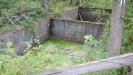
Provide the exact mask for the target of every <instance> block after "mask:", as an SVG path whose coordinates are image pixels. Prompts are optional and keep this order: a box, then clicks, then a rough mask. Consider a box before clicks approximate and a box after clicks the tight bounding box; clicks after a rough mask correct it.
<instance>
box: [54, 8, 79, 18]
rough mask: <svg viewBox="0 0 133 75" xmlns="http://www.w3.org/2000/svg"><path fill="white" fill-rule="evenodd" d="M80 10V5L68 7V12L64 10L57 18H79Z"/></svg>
mask: <svg viewBox="0 0 133 75" xmlns="http://www.w3.org/2000/svg"><path fill="white" fill-rule="evenodd" d="M78 12H79V7H73V8H70V9H68V10H67V11H66V12H64V13H63V14H62V15H60V16H58V17H56V18H61V19H66V20H71V19H77V18H78Z"/></svg>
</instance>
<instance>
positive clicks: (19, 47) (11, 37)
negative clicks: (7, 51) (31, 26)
mask: <svg viewBox="0 0 133 75" xmlns="http://www.w3.org/2000/svg"><path fill="white" fill-rule="evenodd" d="M32 38H33V36H32V34H31V33H30V32H29V31H28V29H26V28H24V29H21V30H15V31H12V32H9V33H6V34H3V35H1V36H0V41H1V42H2V43H5V45H4V46H2V47H1V49H4V48H6V43H7V42H12V43H13V48H14V49H15V50H16V53H17V54H19V55H21V53H22V52H23V50H24V48H25V47H26V43H27V42H30V41H31V39H32Z"/></svg>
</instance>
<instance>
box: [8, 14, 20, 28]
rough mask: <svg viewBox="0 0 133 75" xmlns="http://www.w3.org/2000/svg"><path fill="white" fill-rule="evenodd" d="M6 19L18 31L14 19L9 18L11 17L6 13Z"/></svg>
mask: <svg viewBox="0 0 133 75" xmlns="http://www.w3.org/2000/svg"><path fill="white" fill-rule="evenodd" d="M5 17H6V19H7V20H8V21H9V22H10V23H11V24H12V25H13V26H14V27H15V28H16V29H18V28H17V27H16V24H15V23H14V22H13V21H12V19H11V18H10V17H9V15H8V14H7V13H6V14H5Z"/></svg>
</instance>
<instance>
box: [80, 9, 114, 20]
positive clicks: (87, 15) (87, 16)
mask: <svg viewBox="0 0 133 75" xmlns="http://www.w3.org/2000/svg"><path fill="white" fill-rule="evenodd" d="M95 10H100V11H105V12H106V14H100V15H99V16H98V15H96V14H94V13H93V12H94V11H95ZM111 12H112V10H111V9H96V8H79V14H80V15H81V16H82V18H83V20H84V21H91V22H94V21H96V20H97V19H99V17H100V21H104V20H105V18H109V14H111Z"/></svg>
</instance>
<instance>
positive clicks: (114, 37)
mask: <svg viewBox="0 0 133 75" xmlns="http://www.w3.org/2000/svg"><path fill="white" fill-rule="evenodd" d="M125 4H126V3H125V0H113V8H112V25H111V27H110V38H109V50H110V51H111V52H120V47H121V42H122V31H123V19H122V15H123V13H124V11H125Z"/></svg>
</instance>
